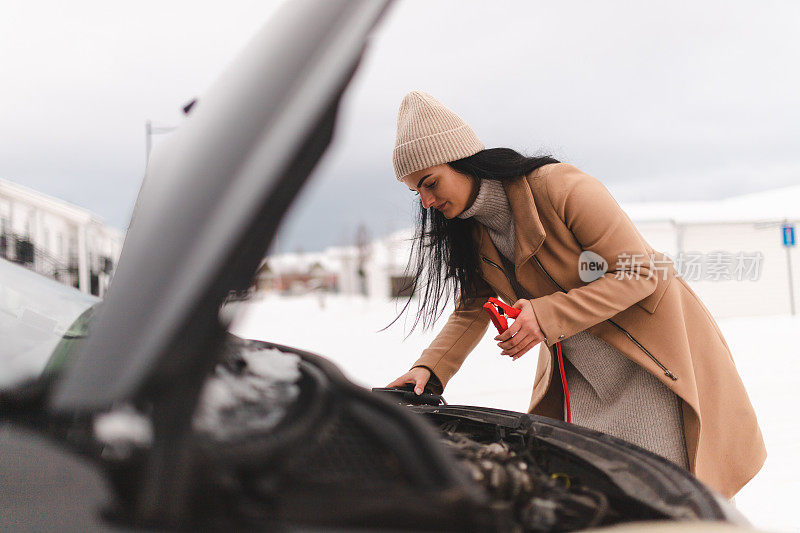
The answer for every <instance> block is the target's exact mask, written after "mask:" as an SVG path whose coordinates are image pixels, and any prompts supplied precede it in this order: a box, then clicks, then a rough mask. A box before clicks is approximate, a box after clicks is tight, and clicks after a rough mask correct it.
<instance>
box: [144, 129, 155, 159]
mask: <svg viewBox="0 0 800 533" xmlns="http://www.w3.org/2000/svg"><path fill="white" fill-rule="evenodd" d="M152 136H153V123H152V122H150V121H149V120H146V121H145V122H144V168H145V169H146V168H147V164H148V163H150V148H151V147H152V146H151V142H152Z"/></svg>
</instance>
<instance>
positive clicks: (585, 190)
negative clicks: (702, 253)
mask: <svg viewBox="0 0 800 533" xmlns="http://www.w3.org/2000/svg"><path fill="white" fill-rule="evenodd" d="M564 167H565V168H566V171H565V172H552V173H551V174H550V175H549V176H547V178H545V179H546V180H547V181H546V182H545V186H546V190H547V193H548V195H549V197H550V202H551V204H552V207H553V209H554V210H555V212H556V213H557V214H558V216H559V218H561V220H562V221H563V222H564V224H565V225H566V226H567V228H569V230H570V231H571V232H572V234H573V235H574V236H575V239H576V240H577V241H578V243H579V244H580V246H581V248H582V249H583V250H588V251H591V252H594V253H596V254H598V255H600V256H601V257H602V258H603V259H604V260H605V261H606V265H607V267H608V270H606V272H605V273H604V274H603V275H602V277H598V278H597V279H595V280H593V281H590V282H589V283H587V284H586V285H583V286H581V287H576V288H573V289H571V290H569V291H567V292H566V293H565V292H555V293H553V294H549V295H547V296H543V297H540V298H535V299H533V300H531V305H532V306H533V310H534V311H535V313H536V318H537V320H538V322H539V326H540V327H541V329H542V332H543V333H544V335H545V343H546V344H547V345H548V346H552V345H553V344H555V343H556V342H558V341H560V340H563V339H565V338H567V337H570V336H572V335H574V334H575V333H578V332H580V331H583V330H585V329H586V328H588V327H591V326H593V325H595V324H598V323H600V322H602V321H603V320H606V319H608V318H611V317H613V316H614V315H616V314H617V313H619V312H620V311H623V310H624V309H627V308H628V307H630V306H631V305H633V304H634V303H636V302H638V301H639V300H641V299H643V298H645V297H646V296H648V295H649V294H651V293H653V292H654V291H655V290H656V286H657V284H658V276H657V275H656V274H655V273H654V272H653V268H652V265H651V260H652V257H651V256H650V255H649V252H650V250H651V248H650V247H649V245H648V244H647V242H646V241H645V240H644V238H643V237H642V235H641V233H639V231H638V230H637V229H636V226H635V225H634V224H633V222H632V221H631V219H630V218H629V217H628V215H627V214H626V213H625V212H624V211H623V210H622V208H621V207H620V206H619V204H618V203H617V202H616V200H614V198H613V197H612V196H611V193H610V192H609V191H608V189H606V187H605V186H604V185H603V184H602V183H601V182H600V180H598V179H597V178H594V177H592V176H590V175H588V174H586V173H584V172H581V171H580V170H578V169H577V168H575V167H573V166H572V165H564ZM563 267H564V268H575V269H578V265H577V264H575V265H563Z"/></svg>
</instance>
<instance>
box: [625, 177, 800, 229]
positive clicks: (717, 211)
mask: <svg viewBox="0 0 800 533" xmlns="http://www.w3.org/2000/svg"><path fill="white" fill-rule="evenodd" d="M619 204H620V206H621V207H622V209H624V210H625V212H626V213H628V216H630V217H631V219H632V220H634V221H636V222H648V221H657V220H672V221H675V222H680V223H690V222H695V223H720V222H759V221H776V220H783V219H786V220H800V185H791V186H789V187H780V188H777V189H769V190H766V191H758V192H754V193H748V194H742V195H738V196H731V197H729V198H723V199H721V200H705V201H680V202H622V201H621V202H619Z"/></svg>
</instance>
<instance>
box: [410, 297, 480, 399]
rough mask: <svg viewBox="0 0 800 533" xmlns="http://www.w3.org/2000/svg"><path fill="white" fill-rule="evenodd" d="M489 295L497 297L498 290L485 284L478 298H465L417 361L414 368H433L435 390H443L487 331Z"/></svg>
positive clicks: (432, 377) (431, 369) (438, 391)
mask: <svg viewBox="0 0 800 533" xmlns="http://www.w3.org/2000/svg"><path fill="white" fill-rule="evenodd" d="M489 296H494V293H493V291H492V290H491V288H489V286H488V285H487V284H485V283H484V284H482V286H481V289H480V290H479V293H478V295H477V296H476V297H475V298H469V299H466V300H464V301H461V302H460V303H459V304H458V305H457V306H456V308H455V310H454V311H453V312H452V313H451V314H450V317H449V318H448V319H447V322H446V323H445V325H444V327H443V328H442V330H441V331H440V332H439V334H438V335H436V338H435V339H433V342H431V344H430V346H428V348H426V349H425V350H423V352H422V356H421V357H420V358H419V359H417V361H416V362H414V364H413V366H412V368H414V367H418V366H421V367H425V368H427V369H428V370H430V371H431V374H432V376H431V382H432V383H431V382H429V383H430V384H431V385H432V387H431V389H432V390H433V392H435V393H438V394H441V393H442V391H443V390H444V387H446V386H447V382H448V381H450V378H452V377H453V375H454V374H455V373H456V372H457V371H458V369H459V368H461V364H462V363H463V362H464V360H465V359H466V358H467V355H469V354H470V352H471V351H472V350H473V349H474V348H475V346H477V345H478V343H479V342H480V340H481V339H482V338H483V335H484V334H485V333H486V329H487V328H488V326H489V315H487V314H486V311H484V310H483V304H484V303H486V300H487V299H488V298H489ZM437 381H438V383H437Z"/></svg>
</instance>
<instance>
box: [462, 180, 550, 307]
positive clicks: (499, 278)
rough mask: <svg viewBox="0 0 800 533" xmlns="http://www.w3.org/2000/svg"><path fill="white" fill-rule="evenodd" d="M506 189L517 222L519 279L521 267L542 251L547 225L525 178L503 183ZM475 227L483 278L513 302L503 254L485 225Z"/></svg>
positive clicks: (516, 273)
mask: <svg viewBox="0 0 800 533" xmlns="http://www.w3.org/2000/svg"><path fill="white" fill-rule="evenodd" d="M503 187H504V188H505V191H506V195H507V196H508V201H509V204H510V205H511V216H512V218H513V220H514V234H515V235H514V236H515V243H514V270H515V272H514V274H515V276H516V277H517V279H518V280H519V278H520V276H519V273H520V267H522V266H523V265H524V264H525V263H526V262H527V261H528V260H529V259H530V258H531V257H532V256H533V254H535V253H536V252H537V251H538V250H539V247H540V246H541V245H542V243H543V242H544V238H545V232H544V226H543V225H542V221H541V220H539V213H538V211H537V210H536V204H535V203H534V202H533V193H532V192H531V188H530V186H529V185H528V180H527V179H526V177H525V176H521V177H519V178H514V179H509V180H504V181H503ZM475 225H476V226H477V230H476V231H477V234H476V238H477V240H478V250H479V253H480V260H481V270H482V272H483V277H484V278H485V279H486V281H487V282H489V284H490V285H491V286H492V287H494V288H495V290H496V291H497V292H498V293H499V295H500V296H501V297H505V299H507V300H512V301H514V300H515V299H516V297H515V296H516V295H515V293H514V290H513V289H512V287H511V283H509V281H508V276H507V275H506V273H505V271H504V270H503V262H502V260H501V259H500V252H498V251H497V248H496V247H495V245H494V243H493V242H492V239H491V237H489V233H488V232H487V231H486V228H485V227H484V226H483V224H480V223H478V222H477V221H476V223H475ZM523 277H524V276H523ZM520 282H522V281H520ZM523 286H524V285H523Z"/></svg>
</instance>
